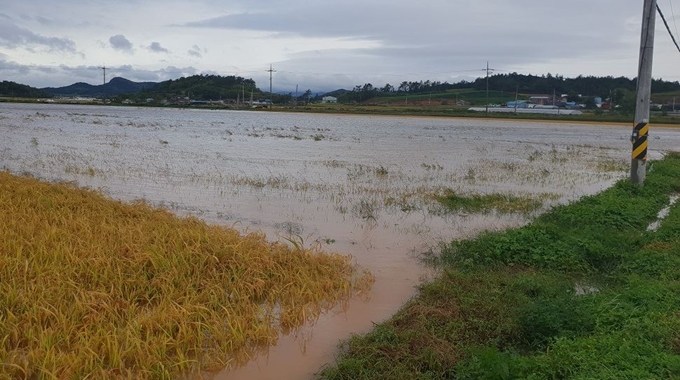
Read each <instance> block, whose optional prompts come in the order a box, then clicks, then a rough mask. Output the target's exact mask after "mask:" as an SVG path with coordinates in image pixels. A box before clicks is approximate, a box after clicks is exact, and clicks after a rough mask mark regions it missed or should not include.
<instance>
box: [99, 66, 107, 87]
mask: <svg viewBox="0 0 680 380" xmlns="http://www.w3.org/2000/svg"><path fill="white" fill-rule="evenodd" d="M100 69H102V71H103V72H104V84H106V65H104V66H102V67H100Z"/></svg>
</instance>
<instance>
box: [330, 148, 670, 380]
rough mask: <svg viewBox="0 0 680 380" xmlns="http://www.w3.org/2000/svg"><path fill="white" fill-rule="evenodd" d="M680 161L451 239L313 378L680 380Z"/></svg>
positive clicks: (659, 164) (660, 164) (663, 163)
mask: <svg viewBox="0 0 680 380" xmlns="http://www.w3.org/2000/svg"><path fill="white" fill-rule="evenodd" d="M678 192H680V154H670V155H668V156H667V157H666V158H665V159H663V160H662V161H658V162H655V163H654V170H653V171H652V172H650V173H649V174H648V177H647V181H646V184H645V186H644V187H643V188H640V187H638V186H635V185H632V184H630V183H628V182H627V181H622V182H620V183H617V184H616V185H615V186H613V187H612V188H610V189H608V190H606V191H604V192H603V193H601V194H598V195H594V196H588V197H584V198H583V199H582V200H580V201H579V202H576V203H574V204H571V205H566V206H559V207H556V208H554V209H553V210H552V211H551V212H549V213H547V214H544V215H543V216H541V217H539V218H537V219H536V220H535V221H534V222H533V223H532V224H530V225H527V226H525V227H522V228H519V229H514V230H509V231H505V232H500V233H485V234H482V235H481V236H479V237H478V238H476V239H474V240H469V241H454V242H452V243H450V244H448V245H447V246H446V247H445V248H444V250H443V252H442V254H441V260H440V265H441V267H442V268H441V269H442V275H441V276H440V277H439V278H438V279H436V280H435V281H433V282H431V283H429V284H426V285H423V286H422V287H421V290H420V294H419V295H418V296H417V297H415V298H414V299H412V300H411V301H410V302H409V303H407V304H406V305H405V306H404V307H403V308H402V310H401V311H400V312H399V313H397V314H396V315H395V316H394V317H392V318H391V319H390V320H388V321H386V322H384V323H381V324H379V325H377V326H376V328H375V329H374V330H373V331H372V332H370V333H368V334H366V335H363V336H354V337H353V338H351V339H350V340H349V341H347V342H345V343H344V344H343V349H342V350H341V353H340V354H339V356H338V358H337V361H336V363H334V364H333V365H331V366H328V367H325V368H323V369H322V371H321V372H320V373H319V375H318V376H319V377H320V378H323V379H673V378H680V204H677V203H676V205H675V206H673V207H672V208H671V213H670V215H669V216H668V217H667V218H666V219H665V220H664V222H663V224H662V226H661V228H660V229H659V230H658V231H656V232H648V231H647V226H648V225H649V223H650V222H652V221H654V220H655V219H656V215H657V213H658V212H659V210H660V209H662V208H663V207H664V206H666V205H667V204H668V200H669V195H670V194H673V193H678Z"/></svg>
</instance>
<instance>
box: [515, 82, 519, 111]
mask: <svg viewBox="0 0 680 380" xmlns="http://www.w3.org/2000/svg"><path fill="white" fill-rule="evenodd" d="M517 95H519V85H517V90H515V113H517Z"/></svg>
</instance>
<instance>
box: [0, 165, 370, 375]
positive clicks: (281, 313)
mask: <svg viewBox="0 0 680 380" xmlns="http://www.w3.org/2000/svg"><path fill="white" fill-rule="evenodd" d="M371 280H372V278H371V276H370V274H369V273H367V272H363V273H359V272H358V268H357V267H356V266H354V265H353V264H352V263H351V261H350V259H349V258H348V257H345V256H341V255H338V254H333V253H326V252H321V251H319V250H318V249H317V248H313V247H312V248H303V247H299V246H295V247H289V246H288V245H285V244H281V243H271V242H268V241H267V240H266V238H265V236H264V234H262V233H250V234H247V235H241V234H240V233H239V232H238V231H236V230H234V229H231V228H226V227H221V226H211V225H207V224H206V223H204V222H201V221H199V220H197V219H194V218H179V217H177V216H174V215H172V214H171V213H169V212H167V211H164V210H159V209H154V208H152V207H150V206H148V205H146V204H144V203H136V204H124V203H122V202H117V201H113V200H110V199H106V198H105V197H103V196H101V195H100V194H99V193H97V192H95V191H91V190H84V189H78V188H75V187H74V186H72V185H67V184H49V183H43V182H40V181H38V180H36V179H32V178H25V177H17V176H14V175H11V174H9V173H7V172H0V379H2V378H6V377H9V378H31V379H32V378H36V379H38V378H41V379H51V378H57V379H75V378H78V379H81V378H173V377H177V376H184V375H186V374H196V373H198V372H199V371H205V370H208V371H210V370H216V369H219V368H222V367H225V366H229V365H234V364H236V363H240V362H242V361H244V360H247V359H248V358H249V357H250V356H251V355H253V354H254V353H256V352H258V351H259V350H261V349H263V348H264V347H268V346H269V345H271V344H273V343H275V342H276V340H277V337H278V336H279V334H280V333H281V332H282V331H287V330H289V329H294V328H296V327H299V326H301V325H302V324H304V323H306V322H310V321H313V320H314V319H315V318H316V317H318V315H319V313H321V312H322V311H324V310H326V309H328V308H331V307H333V306H334V305H336V304H338V303H339V302H342V301H346V300H347V299H349V298H350V297H351V296H352V294H353V293H355V292H359V291H362V290H366V289H367V288H368V287H369V286H370V283H371Z"/></svg>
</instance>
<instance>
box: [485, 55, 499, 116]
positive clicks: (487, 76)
mask: <svg viewBox="0 0 680 380" xmlns="http://www.w3.org/2000/svg"><path fill="white" fill-rule="evenodd" d="M482 71H486V116H489V73H490V72H491V71H496V69H490V68H489V61H486V69H482Z"/></svg>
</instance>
